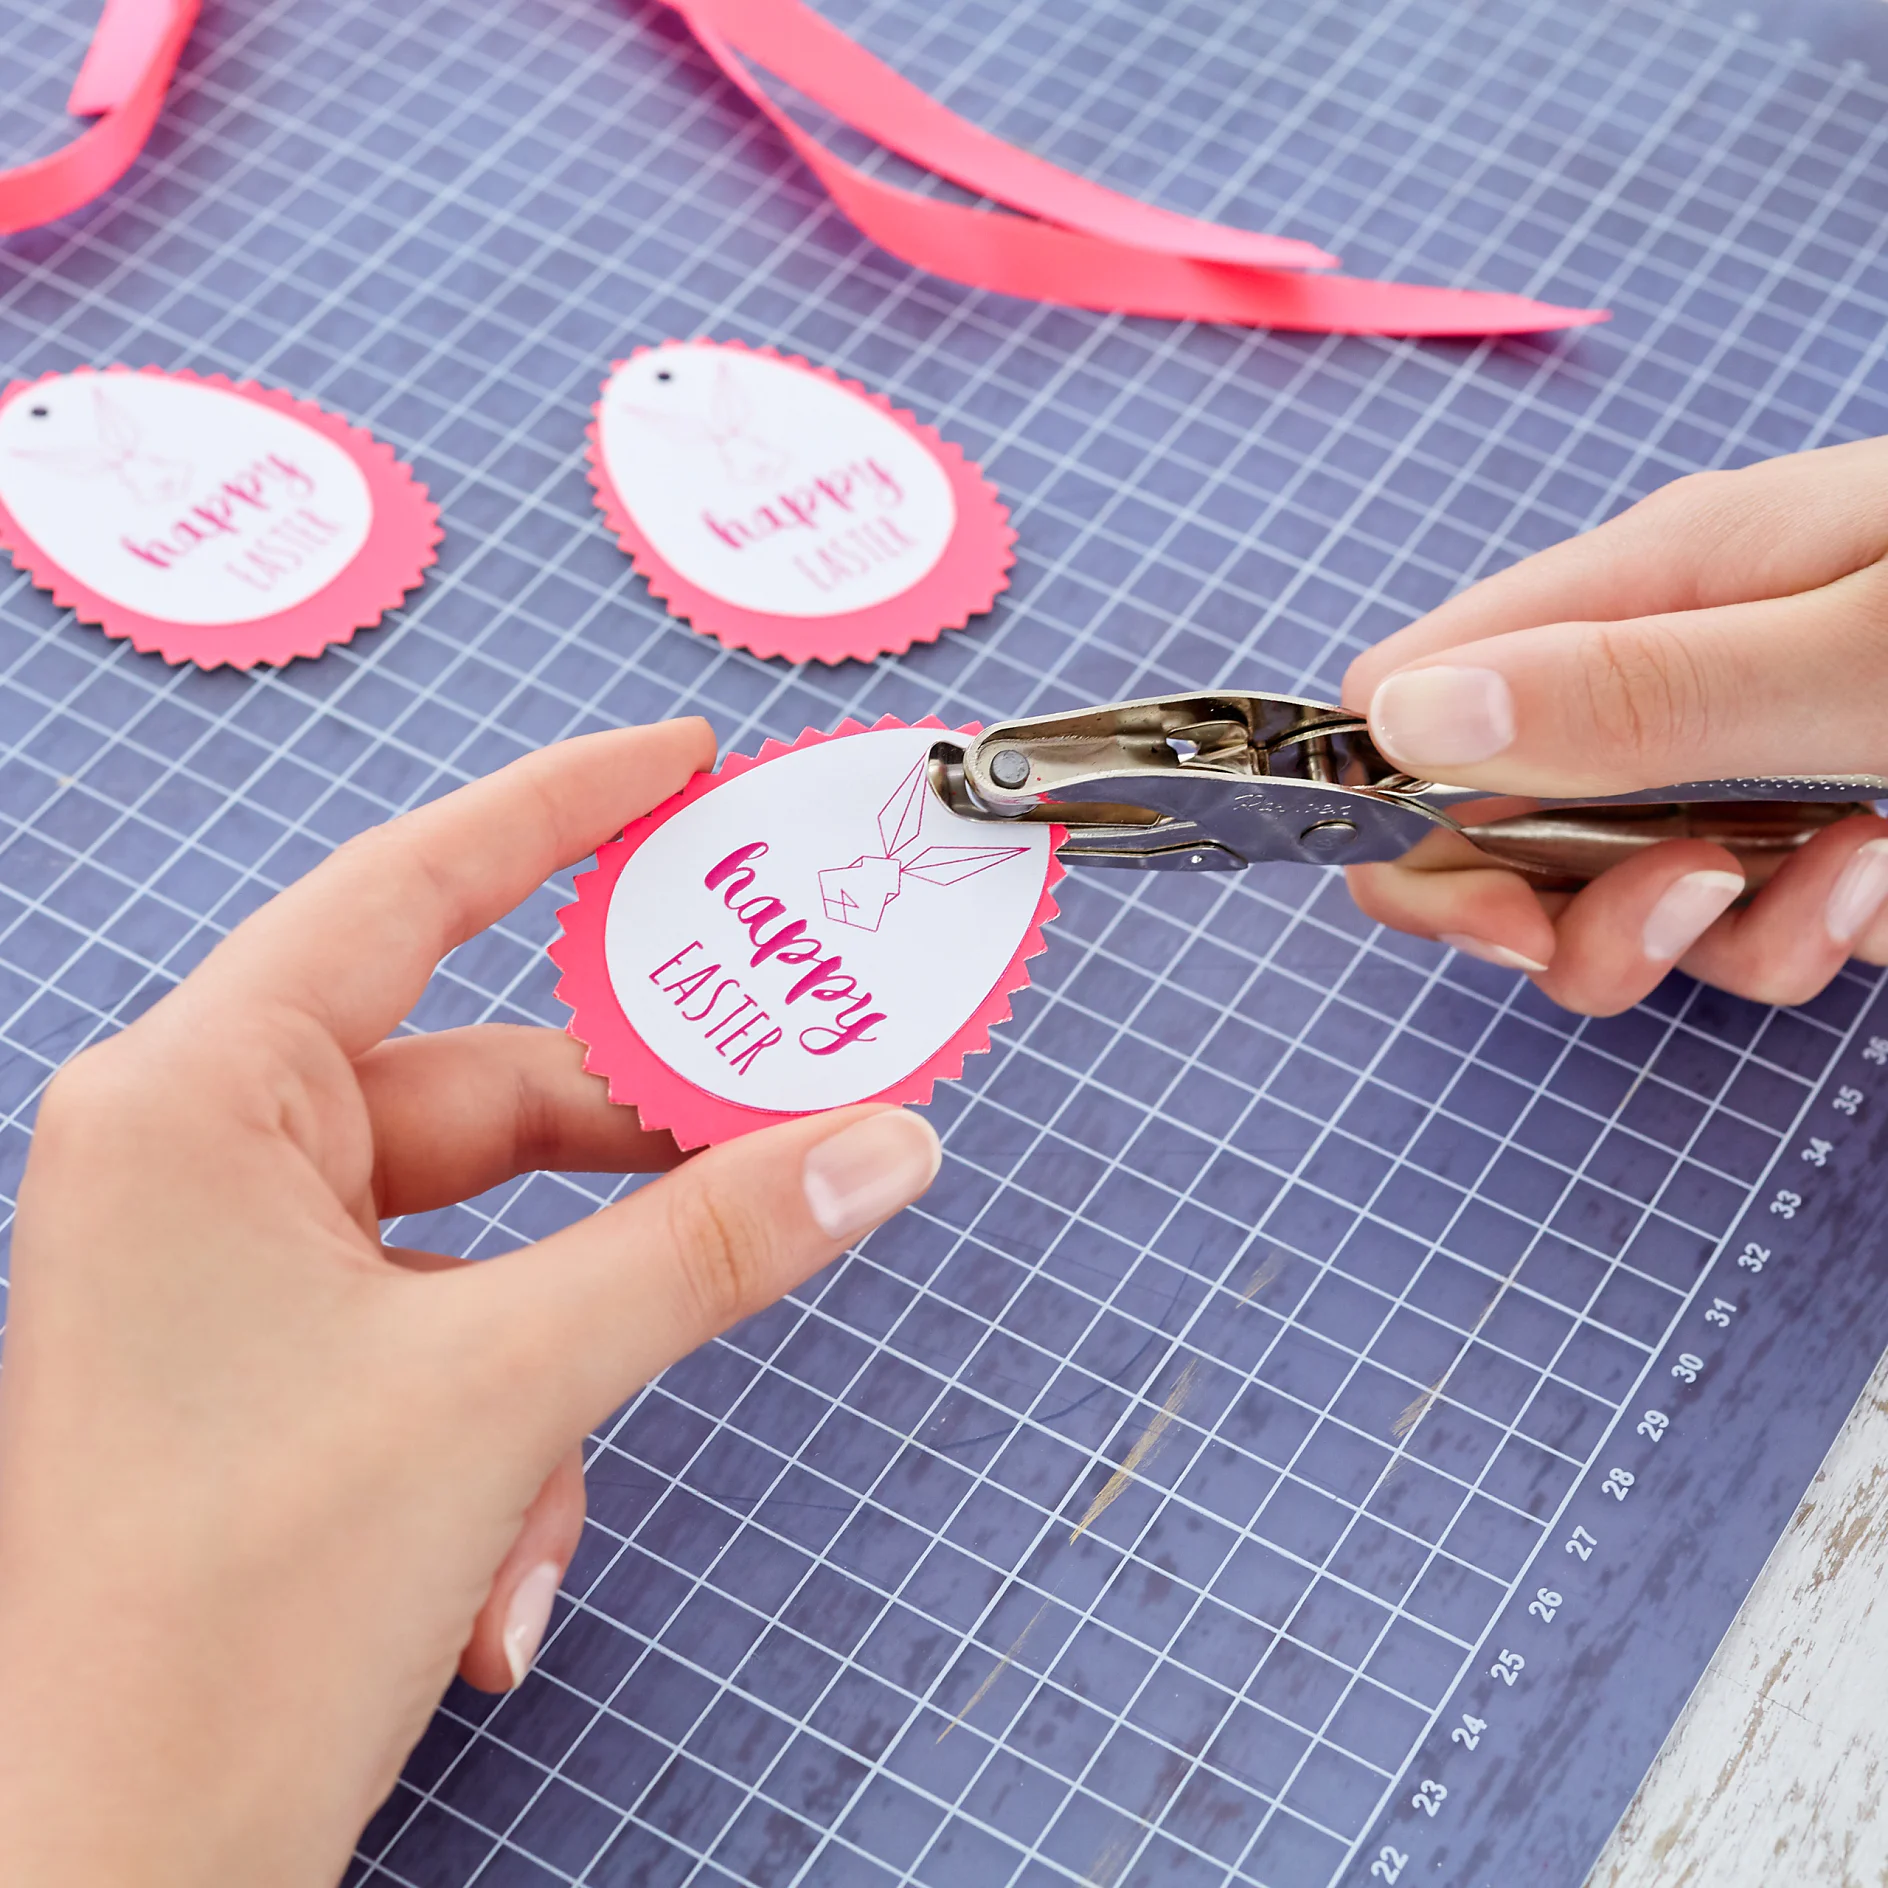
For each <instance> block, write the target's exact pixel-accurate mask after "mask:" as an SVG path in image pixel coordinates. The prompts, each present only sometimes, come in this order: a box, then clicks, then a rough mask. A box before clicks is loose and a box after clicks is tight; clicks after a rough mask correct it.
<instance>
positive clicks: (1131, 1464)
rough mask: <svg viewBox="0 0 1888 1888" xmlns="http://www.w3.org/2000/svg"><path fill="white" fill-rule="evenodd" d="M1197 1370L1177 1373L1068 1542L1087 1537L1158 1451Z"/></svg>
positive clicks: (1195, 1366) (1190, 1367)
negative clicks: (1157, 1406)
mask: <svg viewBox="0 0 1888 1888" xmlns="http://www.w3.org/2000/svg"><path fill="white" fill-rule="evenodd" d="M1198 1369H1199V1365H1198V1364H1197V1363H1193V1364H1188V1365H1187V1367H1186V1368H1185V1369H1184V1370H1183V1371H1181V1373H1180V1380H1179V1382H1177V1383H1176V1384H1175V1385H1174V1386H1173V1388H1172V1389H1171V1390H1169V1391H1168V1392H1167V1400H1166V1402H1164V1403H1163V1404H1161V1406H1160V1408H1159V1409H1158V1410H1157V1411H1156V1412H1155V1414H1154V1420H1153V1421H1152V1422H1151V1423H1149V1424H1148V1425H1147V1427H1146V1428H1145V1429H1143V1430H1142V1431H1141V1433H1140V1434H1139V1435H1138V1436H1136V1437H1135V1439H1134V1446H1133V1447H1132V1448H1131V1449H1129V1451H1128V1454H1127V1460H1126V1461H1125V1462H1123V1463H1122V1464H1121V1466H1120V1467H1119V1468H1118V1469H1116V1470H1115V1472H1114V1473H1113V1474H1112V1475H1110V1476H1109V1477H1108V1479H1107V1480H1106V1481H1105V1482H1103V1483H1102V1485H1101V1492H1100V1494H1098V1495H1097V1496H1096V1497H1095V1498H1094V1500H1093V1501H1091V1502H1090V1503H1089V1504H1088V1512H1087V1513H1086V1514H1085V1515H1083V1516H1082V1518H1081V1519H1080V1520H1079V1521H1077V1522H1076V1524H1075V1525H1074V1527H1072V1528H1071V1529H1070V1530H1069V1539H1070V1540H1071V1541H1078V1540H1080V1539H1081V1538H1082V1536H1083V1535H1084V1534H1085V1533H1087V1531H1088V1529H1089V1528H1090V1527H1091V1526H1092V1525H1093V1524H1094V1523H1095V1522H1096V1521H1097V1520H1098V1519H1099V1518H1100V1517H1101V1515H1102V1513H1103V1512H1104V1511H1105V1510H1106V1509H1107V1508H1108V1506H1109V1504H1110V1503H1112V1502H1114V1501H1116V1500H1118V1499H1119V1498H1120V1496H1121V1494H1122V1492H1123V1491H1124V1490H1125V1489H1126V1487H1127V1485H1128V1483H1129V1482H1131V1481H1132V1480H1133V1479H1134V1476H1135V1472H1136V1471H1137V1470H1138V1469H1139V1468H1140V1466H1141V1464H1142V1463H1143V1462H1145V1461H1146V1460H1147V1458H1148V1457H1149V1456H1150V1455H1152V1454H1153V1453H1154V1451H1155V1450H1156V1449H1157V1448H1159V1446H1160V1439H1161V1437H1162V1436H1164V1435H1165V1434H1166V1433H1167V1426H1168V1425H1169V1424H1170V1423H1171V1422H1172V1421H1173V1419H1174V1418H1175V1417H1176V1416H1177V1415H1178V1414H1179V1413H1180V1405H1181V1404H1182V1403H1184V1402H1185V1401H1186V1400H1187V1392H1188V1391H1189V1390H1191V1389H1192V1388H1193V1378H1194V1374H1195V1373H1196V1372H1197V1371H1198Z"/></svg>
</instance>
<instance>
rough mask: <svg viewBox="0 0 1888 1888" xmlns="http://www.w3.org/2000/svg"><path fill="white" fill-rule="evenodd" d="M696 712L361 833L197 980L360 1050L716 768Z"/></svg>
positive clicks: (530, 766) (520, 768)
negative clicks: (473, 951)
mask: <svg viewBox="0 0 1888 1888" xmlns="http://www.w3.org/2000/svg"><path fill="white" fill-rule="evenodd" d="M714 754H715V741H714V733H713V731H712V730H711V729H710V728H709V726H708V724H707V722H705V721H702V720H699V719H695V718H690V719H688V720H685V721H665V722H661V723H658V724H657V725H656V726H654V727H647V728H620V729H612V730H611V731H610V732H608V733H606V734H586V735H581V736H579V737H578V738H577V739H576V740H572V741H560V742H558V743H557V744H556V745H555V746H553V747H547V748H543V749H541V750H540V751H539V752H537V753H535V754H528V755H526V756H525V758H524V759H523V760H519V761H514V762H513V763H512V764H511V765H510V766H509V767H503V768H501V769H500V770H499V771H498V772H497V773H495V774H489V775H487V776H486V777H485V778H484V779H483V780H476V781H474V782H473V783H472V785H470V786H468V787H461V788H459V789H458V791H457V792H454V793H449V794H447V795H445V796H444V797H443V798H442V799H438V800H435V801H433V802H432V803H431V804H430V805H428V806H423V807H421V808H420V809H419V810H418V811H417V812H412V813H406V814H403V815H402V816H401V817H400V818H398V819H395V820H390V821H389V822H388V823H387V824H386V825H384V826H376V827H374V828H372V829H371V830H370V831H368V832H365V833H362V834H361V835H360V836H359V837H358V838H356V839H350V840H349V841H348V842H347V843H346V844H345V845H343V846H341V847H340V848H339V849H338V850H337V851H336V852H335V853H334V855H333V856H332V857H331V858H329V859H327V860H325V861H324V862H323V863H322V864H320V865H318V866H317V867H316V868H315V869H314V870H313V871H312V872H310V873H309V874H308V876H307V877H306V878H304V879H301V880H299V881H298V882H297V883H295V884H293V885H291V886H289V888H288V889H287V890H286V891H284V892H282V893H281V894H280V895H279V896H277V897H275V898H273V899H271V900H270V901H269V903H268V904H266V905H264V906H263V907H262V909H261V910H260V911H258V912H256V913H255V914H254V915H253V916H252V917H249V918H246V919H245V920H244V921H243V922H242V923H241V924H239V925H238V926H237V927H236V929H235V930H234V931H232V932H231V933H230V935H229V936H228V937H227V938H225V939H224V940H223V942H222V943H221V944H219V945H218V946H217V947H216V949H215V950H214V951H212V952H211V953H210V955H209V956H208V957H207V958H206V959H205V960H204V962H203V964H202V965H201V966H200V967H199V968H198V970H197V971H196V972H195V973H194V974H193V975H192V976H191V977H190V978H188V979H187V980H186V981H185V983H184V985H183V990H184V991H190V990H191V989H192V988H193V987H194V988H195V989H197V990H200V991H203V992H204V993H206V994H209V995H212V996H213V999H214V1000H215V1001H216V1002H217V1003H218V1004H219V1006H223V1007H227V1006H229V1005H231V1004H232V1003H234V1004H238V1005H240V1004H245V1003H246V1004H251V1005H260V1006H274V1007H288V1008H292V1009H296V1010H299V1011H301V1012H302V1013H303V1014H305V1015H307V1016H308V1017H310V1018H311V1019H313V1020H314V1021H315V1022H316V1023H317V1024H318V1025H319V1026H320V1027H321V1028H322V1029H324V1030H326V1031H327V1032H328V1033H329V1034H331V1035H332V1036H333V1037H334V1039H335V1041H336V1042H337V1043H338V1044H339V1045H340V1047H341V1049H342V1050H343V1052H344V1053H345V1054H346V1055H347V1056H348V1057H349V1058H350V1059H351V1058H352V1057H354V1056H357V1055H361V1054H364V1053H365V1052H366V1051H367V1050H368V1049H370V1048H372V1047H373V1045H374V1044H375V1043H377V1042H379V1041H380V1040H381V1039H382V1038H383V1037H384V1036H386V1035H387V1033H388V1032H389V1031H390V1030H391V1029H393V1027H394V1026H395V1025H396V1024H397V1023H398V1022H399V1021H400V1019H401V1018H402V1017H403V1016H405V1015H406V1014H407V1012H408V1011H409V1010H410V1009H412V1007H413V1005H414V1004H415V1003H416V1002H417V1001H418V1000H419V996H420V992H421V991H422V990H423V989H424V988H425V987H426V981H427V979H428V978H429V977H430V976H431V975H432V973H433V967H434V966H435V965H436V964H437V963H438V962H439V960H440V959H441V958H442V957H444V956H445V954H446V953H447V952H448V951H450V950H451V949H453V948H454V946H456V945H459V944H463V943H464V942H465V941H466V940H467V939H468V938H470V937H474V936H476V935H477V934H478V933H479V932H480V931H482V930H484V929H485V927H486V926H487V925H489V924H491V923H493V922H495V921H496V920H497V919H499V918H502V917H503V916H504V915H505V913H506V912H508V911H510V910H512V909H513V908H514V907H516V906H517V905H520V904H522V903H523V902H524V900H525V899H526V898H528V897H529V896H530V895H531V894H532V893H533V892H534V891H536V890H537V888H538V887H539V886H540V885H541V884H543V882H544V881H545V879H547V878H548V877H549V876H550V875H551V874H552V873H553V872H555V871H558V870H559V869H561V868H562V867H564V866H566V865H570V864H572V863H573V862H574V861H576V860H578V859H581V858H582V857H583V856H584V855H585V854H586V853H590V852H594V851H595V850H596V849H597V847H598V846H599V845H601V844H602V843H603V841H604V840H606V839H608V838H610V837H611V836H612V835H614V834H615V833H617V832H619V831H620V830H621V829H622V827H623V825H624V824H625V823H626V822H627V821H629V820H631V819H634V818H635V817H636V816H637V815H638V814H640V813H645V812H647V811H648V810H649V808H650V807H652V806H655V805H656V804H658V803H659V802H660V801H662V800H665V799H667V798H668V796H669V795H670V794H671V793H674V792H676V791H677V790H678V789H679V788H680V787H682V786H683V785H684V784H685V783H686V782H687V781H688V779H689V777H690V775H692V774H695V773H699V772H701V771H702V770H703V769H704V768H707V767H710V766H712V765H713V764H714Z"/></svg>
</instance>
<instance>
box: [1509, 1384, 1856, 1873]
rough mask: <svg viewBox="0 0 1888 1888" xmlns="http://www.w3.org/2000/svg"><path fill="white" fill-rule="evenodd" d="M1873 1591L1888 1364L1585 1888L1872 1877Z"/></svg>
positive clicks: (1839, 1440) (1832, 1453)
mask: <svg viewBox="0 0 1888 1888" xmlns="http://www.w3.org/2000/svg"><path fill="white" fill-rule="evenodd" d="M1885 1584H1888V1359H1884V1361H1883V1362H1882V1363H1881V1364H1880V1365H1878V1366H1877V1368H1876V1371H1875V1374H1874V1376H1873V1378H1872V1379H1871V1380H1870V1382H1869V1385H1868V1388H1867V1389H1866V1390H1865V1391H1864V1392H1863V1394H1862V1397H1861V1400H1860V1401H1859V1402H1858V1403H1857V1404H1856V1406H1855V1409H1854V1411H1853V1412H1852V1413H1851V1415H1850V1417H1849V1420H1848V1423H1847V1424H1846V1426H1845V1427H1844V1428H1843V1430H1842V1433H1841V1435H1840V1436H1838V1437H1837V1438H1836V1441H1835V1444H1834V1446H1833V1447H1832V1448H1831V1449H1830V1451H1829V1454H1828V1457H1827V1459H1826V1460H1825V1461H1824V1463H1823V1466H1822V1469H1821V1471H1820V1473H1819V1474H1818V1475H1817V1477H1816V1480H1815V1482H1814V1484H1813V1485H1812V1486H1811V1488H1810V1490H1809V1492H1808V1494H1807V1495H1806V1496H1805V1498H1804V1500H1803V1502H1802V1505H1801V1506H1800V1507H1799V1508H1798V1509H1797V1511H1796V1514H1795V1517H1794V1518H1793V1519H1792V1521H1791V1523H1790V1526H1789V1530H1788V1532H1787V1533H1785V1535H1784V1537H1783V1539H1782V1540H1781V1541H1780V1542H1778V1544H1777V1547H1776V1550H1775V1552H1773V1553H1772V1554H1771V1556H1770V1559H1769V1562H1768V1564H1767V1565H1766V1566H1765V1567H1764V1570H1763V1574H1762V1576H1761V1577H1760V1578H1759V1580H1758V1581H1757V1584H1756V1586H1755V1587H1754V1588H1752V1590H1751V1594H1750V1597H1749V1599H1748V1600H1746V1601H1745V1602H1744V1606H1743V1609H1742V1611H1740V1612H1739V1614H1738V1615H1737V1619H1736V1622H1735V1624H1734V1625H1733V1626H1732V1627H1731V1630H1730V1632H1729V1633H1728V1634H1727V1635H1726V1637H1725V1640H1724V1643H1723V1645H1721V1646H1720V1647H1719V1648H1718V1653H1717V1656H1716V1657H1715V1658H1714V1659H1713V1660H1712V1661H1711V1665H1710V1669H1709V1670H1708V1671H1707V1672H1706V1673H1705V1675H1704V1678H1703V1679H1702V1680H1701V1681H1700V1683H1699V1686H1698V1689H1697V1690H1696V1691H1695V1692H1694V1693H1693V1694H1692V1697H1691V1701H1690V1703H1689V1704H1688V1705H1687V1706H1686V1708H1685V1711H1684V1714H1683V1716H1681V1717H1680V1718H1679V1720H1678V1722H1677V1724H1676V1725H1674V1726H1673V1728H1672V1734H1671V1735H1670V1736H1669V1737H1668V1738H1667V1739H1666V1740H1665V1747H1664V1749H1663V1750H1661V1751H1660V1753H1659V1756H1658V1761H1657V1762H1656V1763H1655V1764H1654V1765H1653V1766H1652V1769H1651V1771H1650V1773H1649V1774H1648V1775H1647V1777H1646V1780H1645V1782H1644V1783H1643V1784H1642V1785H1641V1786H1640V1788H1639V1793H1638V1795H1637V1796H1636V1797H1635V1798H1634V1799H1633V1803H1632V1807H1631V1809H1630V1810H1629V1811H1628V1812H1627V1814H1626V1817H1625V1819H1624V1820H1623V1821H1622V1822H1621V1824H1620V1826H1619V1828H1618V1829H1617V1830H1616V1831H1615V1832H1614V1834H1613V1838H1612V1840H1611V1841H1610V1842H1609V1843H1608V1844H1607V1846H1606V1849H1605V1852H1604V1854H1602V1856H1601V1857H1600V1859H1599V1861H1598V1863H1597V1864H1596V1865H1595V1866H1594V1869H1593V1872H1592V1874H1591V1875H1590V1876H1589V1877H1588V1888H1693V1885H1694V1884H1695V1885H1696V1888H1705V1885H1706V1884H1709V1888H1756V1885H1757V1884H1759V1883H1761V1884H1764V1888H1799V1885H1801V1888H1809V1885H1810V1884H1814V1885H1815V1888H1823V1885H1824V1884H1828V1885H1829V1888H1883V1884H1888V1818H1885V1817H1884V1816H1883V1815H1882V1813H1881V1809H1882V1802H1881V1798H1882V1789H1883V1783H1884V1780H1888V1595H1884V1586H1885ZM1878 1601H1880V1602H1881V1603H1878ZM1503 1888H1525V1885H1524V1884H1520V1883H1514V1884H1503Z"/></svg>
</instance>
